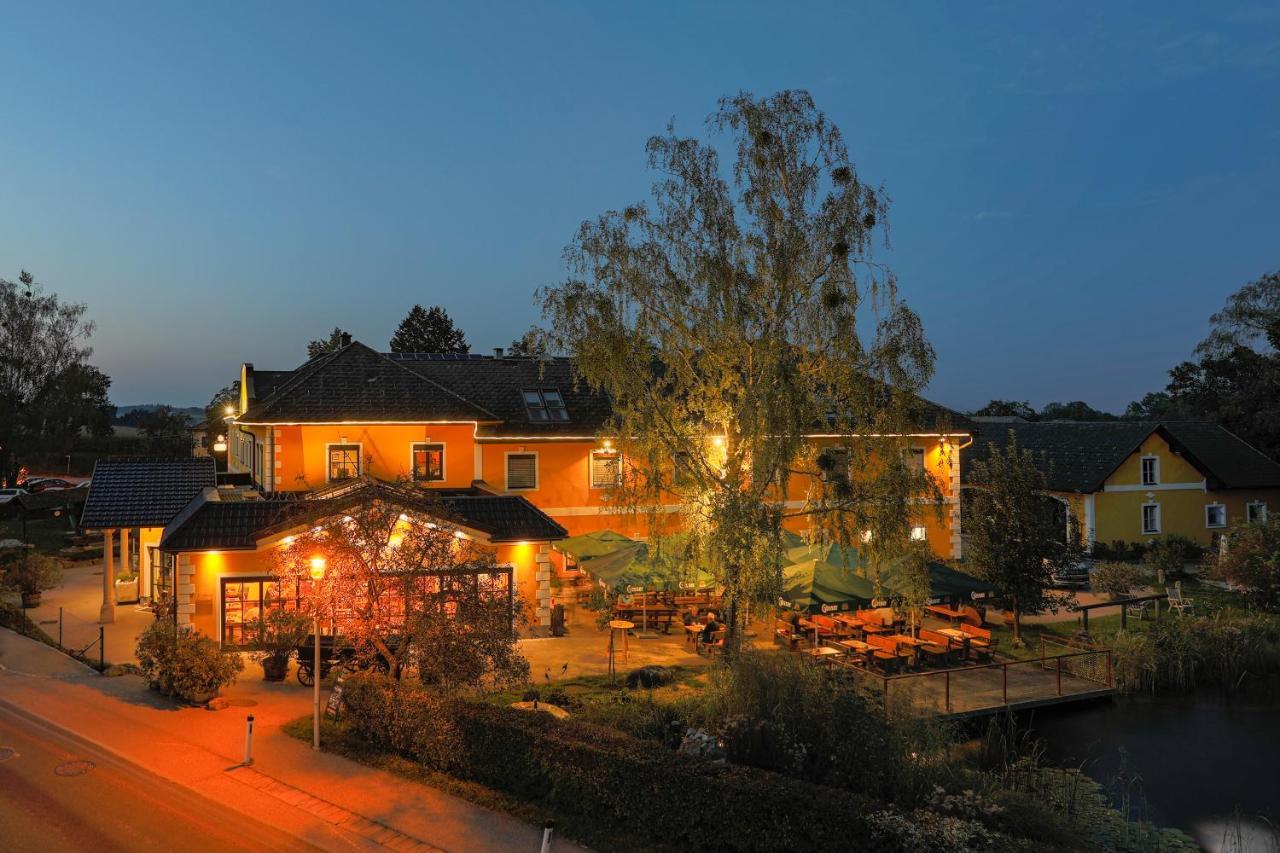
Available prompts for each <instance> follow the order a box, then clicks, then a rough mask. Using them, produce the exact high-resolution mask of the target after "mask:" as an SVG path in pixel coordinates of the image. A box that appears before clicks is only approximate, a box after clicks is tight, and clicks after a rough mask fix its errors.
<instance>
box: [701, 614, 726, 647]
mask: <svg viewBox="0 0 1280 853" xmlns="http://www.w3.org/2000/svg"><path fill="white" fill-rule="evenodd" d="M708 615H709V616H710V617H711V618H709V619H708V620H707V627H705V628H703V629H702V642H704V643H710V642H711V641H712V640H714V639H715V634H716V632H717V631H719V630H720V629H721V627H723V626H721V624H720V623H719V622H717V621H716V615H715V614H714V613H711V614H708Z"/></svg>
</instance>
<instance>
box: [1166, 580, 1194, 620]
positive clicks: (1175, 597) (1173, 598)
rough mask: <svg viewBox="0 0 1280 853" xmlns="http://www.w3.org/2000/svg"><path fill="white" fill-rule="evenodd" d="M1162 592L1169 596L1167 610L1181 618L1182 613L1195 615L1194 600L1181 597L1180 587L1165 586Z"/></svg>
mask: <svg viewBox="0 0 1280 853" xmlns="http://www.w3.org/2000/svg"><path fill="white" fill-rule="evenodd" d="M1164 591H1165V592H1166V593H1167V594H1168V596H1169V609H1170V610H1172V611H1173V612H1174V613H1177V614H1178V615H1179V616H1181V615H1182V614H1183V613H1191V614H1193V615H1194V614H1195V608H1194V607H1193V605H1194V603H1195V602H1194V600H1193V599H1190V598H1185V597H1184V596H1183V595H1182V586H1181V585H1179V586H1166V587H1165V588H1164Z"/></svg>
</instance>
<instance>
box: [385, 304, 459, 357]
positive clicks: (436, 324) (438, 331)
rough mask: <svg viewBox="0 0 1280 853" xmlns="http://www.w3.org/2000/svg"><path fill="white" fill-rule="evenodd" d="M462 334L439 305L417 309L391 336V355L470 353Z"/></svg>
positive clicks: (410, 310)
mask: <svg viewBox="0 0 1280 853" xmlns="http://www.w3.org/2000/svg"><path fill="white" fill-rule="evenodd" d="M470 349H471V346H470V345H469V344H468V343H467V338H466V336H465V335H463V334H462V330H461V329H459V328H458V327H457V326H455V325H454V324H453V319H452V318H450V317H449V315H448V314H447V313H446V312H445V310H444V309H443V308H441V307H440V306H439V305H432V306H431V307H430V308H427V309H424V308H423V307H422V306H421V305H414V306H413V308H411V309H409V315H408V316H407V317H405V318H404V319H403V320H401V321H400V326H399V328H397V329H396V333H395V334H394V335H392V336H391V351H392V352H460V353H461V352H468V351H470Z"/></svg>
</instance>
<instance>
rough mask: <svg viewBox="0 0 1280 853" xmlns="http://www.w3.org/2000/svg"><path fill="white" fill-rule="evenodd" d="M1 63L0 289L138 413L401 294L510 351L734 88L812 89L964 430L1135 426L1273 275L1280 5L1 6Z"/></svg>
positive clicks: (290, 355)
mask: <svg viewBox="0 0 1280 853" xmlns="http://www.w3.org/2000/svg"><path fill="white" fill-rule="evenodd" d="M0 45H2V46H3V52H2V53H0V55H2V56H3V64H2V65H0V121H2V122H3V131H2V132H0V276H2V277H5V278H10V279H13V278H16V277H17V274H18V272H19V270H20V269H23V268H26V269H28V270H31V271H32V272H34V273H35V274H36V276H37V278H38V279H40V280H41V281H42V282H43V283H44V284H45V285H46V287H47V288H48V289H50V290H52V291H55V292H57V293H58V294H59V295H61V296H62V297H64V298H68V299H73V300H80V301H84V302H86V303H88V305H89V309H90V313H91V316H92V317H93V319H94V320H96V322H97V325H98V328H97V332H96V334H95V336H94V344H95V347H96V355H95V361H96V363H97V364H99V366H101V367H102V368H103V369H104V370H106V371H107V372H108V373H109V374H110V375H111V377H112V379H113V383H114V384H113V389H112V397H113V399H114V400H115V401H116V402H117V403H120V404H129V403H140V402H153V401H157V402H170V403H175V404H192V403H203V402H204V401H205V400H207V399H208V398H209V396H210V395H211V394H212V392H213V391H214V390H215V389H216V388H218V387H220V386H221V385H223V384H225V383H226V382H227V381H228V380H230V379H231V378H232V377H233V376H234V374H235V372H236V370H237V368H238V365H239V363H240V362H241V361H252V362H254V363H255V364H257V365H258V366H259V367H266V368H288V367H294V366H296V365H297V364H298V363H300V362H301V361H302V360H303V358H304V355H305V353H304V347H305V344H306V342H307V341H308V340H310V339H311V338H314V337H319V336H321V335H322V334H323V333H325V332H327V331H328V330H329V329H330V328H332V327H333V326H335V325H341V326H343V327H344V328H346V329H348V330H350V331H351V332H352V333H354V334H355V336H356V337H357V338H358V339H361V340H364V341H365V342H367V343H369V344H371V345H374V346H377V347H385V346H386V344H387V341H388V339H389V337H390V334H391V331H392V330H393V328H394V327H395V325H396V323H397V322H398V321H399V320H400V318H401V317H402V316H403V315H404V314H405V312H406V311H407V310H408V308H409V307H410V306H411V305H412V304H413V303H414V302H420V303H422V304H424V305H431V304H441V305H444V306H445V307H446V308H447V309H448V310H449V312H450V313H451V314H452V315H453V316H454V317H455V319H456V320H457V321H458V323H459V324H460V326H461V327H462V328H463V329H464V331H465V332H466V334H467V337H468V339H469V340H470V342H471V344H472V348H473V350H476V351H487V350H488V348H490V347H492V346H495V345H503V344H506V343H508V342H509V341H510V340H511V339H512V338H513V337H515V336H517V335H518V334H520V332H522V331H523V330H524V329H525V328H526V327H527V326H528V325H529V324H530V323H532V322H534V321H535V320H536V319H537V318H538V311H537V307H536V305H535V303H534V297H533V294H534V291H535V289H536V288H538V287H540V286H543V285H546V284H550V283H554V282H556V281H557V280H559V279H560V278H561V277H562V276H563V273H564V270H563V265H562V261H561V252H562V250H563V247H564V246H565V244H566V243H567V242H568V241H569V239H570V238H571V236H572V235H573V233H574V231H575V229H576V227H577V225H578V224H579V222H581V221H582V220H583V219H585V218H588V217H592V216H594V215H595V214H597V213H599V212H601V211H603V210H606V209H609V208H615V207H619V206H622V205H624V204H626V203H628V202H631V201H634V200H637V199H640V198H642V197H644V196H645V194H646V193H647V190H648V186H649V184H650V182H651V180H652V176H651V175H650V174H648V173H647V172H646V170H645V168H644V142H645V139H646V137H647V136H648V135H649V134H651V133H655V132H658V131H661V130H662V128H663V126H664V125H665V123H666V122H667V121H668V120H669V119H671V118H674V119H675V120H676V122H677V127H678V128H680V129H683V130H685V131H688V132H700V131H701V125H702V121H703V119H704V118H705V116H706V115H707V114H708V113H709V112H711V111H712V109H713V108H714V107H715V103H716V99H717V98H718V97H719V96H721V95H724V94H728V93H733V92H736V91H738V90H740V89H745V90H748V91H752V92H755V93H757V94H763V93H769V92H772V91H775V90H778V89H782V88H807V89H809V90H810V91H811V92H812V93H813V95H814V97H815V98H816V100H817V102H818V104H819V106H820V107H821V108H822V109H824V110H825V111H826V112H827V113H828V114H829V116H830V117H831V118H832V119H833V120H834V121H835V122H836V123H837V124H839V125H840V127H841V128H842V129H843V130H844V133H845V135H846V139H847V141H848V144H849V147H850V149H851V152H852V154H853V158H854V160H855V162H856V164H857V166H858V169H859V171H860V173H861V175H862V176H863V177H864V178H865V179H869V180H872V181H875V182H880V181H883V182H884V184H885V187H886V189H887V190H888V192H889V194H890V195H891V197H892V198H893V201H894V205H893V210H892V215H891V224H892V229H893V232H892V236H893V246H892V249H891V250H890V251H888V252H883V253H882V254H881V258H882V259H884V260H886V261H888V263H889V264H890V265H891V266H892V267H893V268H894V269H895V271H896V272H897V273H898V275H899V277H900V278H901V283H902V290H903V293H904V294H905V296H906V298H907V299H908V301H909V302H910V303H911V304H913V305H914V306H915V307H916V308H917V309H918V310H919V311H920V312H921V314H922V315H923V317H924V320H925V328H926V331H927V333H928V335H929V337H930V339H931V340H932V342H933V344H934V345H935V347H936V348H937V351H938V356H939V358H938V370H937V375H936V378H935V380H934V382H933V384H932V386H931V388H930V392H931V393H930V396H932V397H933V398H934V399H936V400H938V401H939V402H942V403H945V404H948V405H952V406H956V407H960V408H969V407H973V406H977V405H980V404H982V403H983V402H985V401H986V400H987V399H989V398H991V397H1002V398H1013V399H1029V400H1030V401H1031V402H1032V403H1033V404H1036V405H1039V404H1043V403H1045V402H1046V401H1049V400H1070V399H1084V400H1087V401H1089V402H1091V403H1093V404H1094V405H1097V406H1102V407H1107V408H1111V409H1121V408H1123V407H1124V405H1125V404H1126V403H1127V402H1128V401H1129V400H1131V399H1133V398H1135V397H1138V396H1140V395H1141V394H1142V393H1143V392H1145V391H1148V390H1153V389H1158V388H1161V387H1163V385H1164V383H1165V381H1166V376H1165V371H1166V370H1167V369H1168V368H1169V367H1170V366H1172V365H1173V364H1174V363H1176V362H1177V361H1179V360H1181V359H1183V358H1185V357H1187V356H1188V355H1189V354H1190V351H1191V349H1192V347H1193V346H1194V345H1195V343H1196V342H1197V341H1198V340H1199V339H1200V338H1201V337H1202V336H1203V334H1204V332H1205V330H1206V328H1207V318H1208V316H1209V314H1211V313H1212V312H1213V311H1214V310H1215V309H1217V308H1218V307H1219V306H1220V305H1221V304H1222V302H1223V300H1224V299H1225V298H1226V296H1227V295H1228V294H1229V293H1231V292H1232V291H1233V290H1235V289H1236V288H1237V287H1238V286H1240V285H1241V284H1244V283H1245V282H1247V281H1249V280H1252V279H1253V278H1256V277H1257V276H1259V275H1261V274H1262V273H1264V272H1266V271H1268V270H1274V269H1277V268H1280V208H1278V207H1277V204H1276V200H1277V198H1280V4H1277V3H1276V2H1265V3H1264V2H1244V3H1238V4H1236V3H1226V2H1223V3H1204V2H1192V3H1186V2H1170V0H1160V2H1152V3H1147V4H1118V3H1114V2H1099V3H1079V2H1077V3H1052V4H1051V3H1040V2H1027V3H1014V2H1003V3H991V4H981V5H980V4H975V3H958V2H957V3H930V4H926V3H901V4H898V3H882V2H864V3H833V4H829V5H828V4H805V3H778V2H771V3H669V4H668V3H658V2H646V3H642V4H641V3H636V4H623V3H599V4H587V3H510V4H481V3H449V4H426V3H404V4H391V3H377V4H357V3H351V4H346V5H341V6H340V5H336V4H325V3H296V4H287V3H283V2H270V3H216V4H202V5H200V6H197V5H196V4H176V3H167V2H164V3H154V4H142V3H85V4H81V5H73V4H45V3H30V2H19V3H9V2H5V0H0Z"/></svg>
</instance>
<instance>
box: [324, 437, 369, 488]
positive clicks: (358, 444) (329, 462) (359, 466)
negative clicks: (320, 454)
mask: <svg viewBox="0 0 1280 853" xmlns="http://www.w3.org/2000/svg"><path fill="white" fill-rule="evenodd" d="M335 447H354V448H356V475H355V476H354V477H348V478H347V479H350V480H358V479H360V478H361V477H362V476H364V442H363V441H332V442H326V443H325V446H324V481H325V482H326V483H342V482H345V480H331V479H329V474H330V472H331V471H332V467H333V457H332V456H330V452H331V451H332V449H333V448H335Z"/></svg>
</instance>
